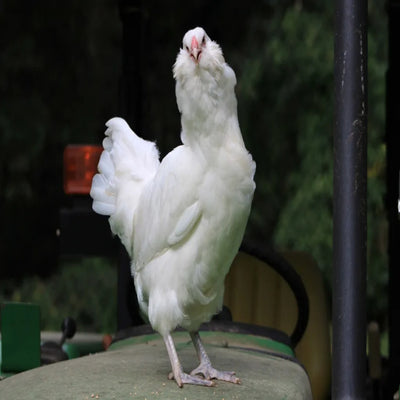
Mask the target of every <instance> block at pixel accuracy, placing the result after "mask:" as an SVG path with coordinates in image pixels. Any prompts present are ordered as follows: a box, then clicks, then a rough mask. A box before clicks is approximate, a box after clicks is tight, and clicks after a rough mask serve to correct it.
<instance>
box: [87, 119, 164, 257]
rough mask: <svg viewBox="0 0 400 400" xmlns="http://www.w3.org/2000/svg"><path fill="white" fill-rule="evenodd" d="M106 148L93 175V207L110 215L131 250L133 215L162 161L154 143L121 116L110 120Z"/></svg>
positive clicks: (118, 232) (112, 222)
mask: <svg viewBox="0 0 400 400" xmlns="http://www.w3.org/2000/svg"><path fill="white" fill-rule="evenodd" d="M106 126H107V130H106V132H105V135H106V137H105V139H104V140H103V147H104V151H103V153H102V154H101V157H100V161H99V164H98V171H99V173H98V174H96V175H95V176H94V177H93V181H92V188H91V191H90V195H91V197H92V198H93V205H92V208H93V210H94V211H95V212H96V213H98V214H101V215H109V216H110V218H109V222H110V227H111V230H112V232H113V233H114V234H115V235H118V236H119V237H120V239H121V241H122V243H123V244H124V245H125V247H126V249H127V251H128V253H129V254H130V253H131V248H130V247H131V246H132V229H133V216H134V213H135V209H136V206H137V204H138V202H139V197H140V194H141V193H142V191H143V187H144V186H145V185H146V184H147V182H149V181H150V180H151V179H153V177H154V174H155V173H156V171H157V169H158V166H159V164H160V162H159V153H158V150H157V147H156V145H155V143H153V142H149V141H146V140H143V139H141V138H140V137H138V136H137V135H136V134H135V133H134V132H133V131H132V130H131V129H130V128H129V125H128V124H127V123H126V121H125V120H123V119H122V118H112V119H110V120H109V121H108V122H107V123H106Z"/></svg>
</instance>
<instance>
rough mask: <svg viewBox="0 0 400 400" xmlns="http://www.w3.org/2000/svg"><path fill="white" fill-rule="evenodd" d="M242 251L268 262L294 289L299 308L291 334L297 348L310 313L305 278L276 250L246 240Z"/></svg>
mask: <svg viewBox="0 0 400 400" xmlns="http://www.w3.org/2000/svg"><path fill="white" fill-rule="evenodd" d="M240 251H242V252H244V253H247V254H249V255H252V256H254V257H256V258H258V259H259V260H261V261H263V262H265V263H267V264H268V265H269V266H270V267H271V268H272V269H274V270H275V271H276V272H277V273H278V274H279V275H280V276H281V277H282V278H283V279H284V280H285V281H286V282H287V284H288V285H289V287H290V289H291V290H292V292H293V294H294V297H295V299H296V303H297V308H298V316H297V322H296V326H295V328H294V330H293V332H292V334H291V335H290V340H291V342H292V346H293V348H295V347H296V345H297V344H298V343H299V342H300V340H301V338H302V337H303V335H304V332H305V330H306V328H307V324H308V318H309V313H310V307H309V300H308V295H307V291H306V288H305V286H304V283H303V280H302V279H301V277H300V275H299V274H298V273H297V272H296V270H295V269H294V267H293V266H292V265H291V264H290V263H289V262H288V261H287V260H286V259H285V258H284V257H283V256H282V255H280V254H279V253H277V252H276V251H275V250H272V249H270V248H266V247H262V246H257V245H254V244H249V243H245V242H244V243H243V244H242V245H241V247H240Z"/></svg>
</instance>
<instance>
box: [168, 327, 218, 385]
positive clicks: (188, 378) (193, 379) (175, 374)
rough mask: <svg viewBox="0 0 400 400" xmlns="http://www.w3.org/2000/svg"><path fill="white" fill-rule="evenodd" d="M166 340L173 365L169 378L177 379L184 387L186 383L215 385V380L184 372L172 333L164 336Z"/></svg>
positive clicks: (178, 383)
mask: <svg viewBox="0 0 400 400" xmlns="http://www.w3.org/2000/svg"><path fill="white" fill-rule="evenodd" d="M164 342H165V346H166V347H167V351H168V356H169V360H170V362H171V367H172V373H171V374H170V375H169V377H168V378H169V379H175V381H176V383H177V385H178V386H179V387H182V386H183V384H184V383H188V384H192V385H202V386H215V384H214V382H213V381H211V380H207V379H202V378H200V377H199V376H194V375H189V374H186V373H185V372H183V369H182V365H181V362H180V361H179V358H178V354H177V352H176V349H175V344H174V341H173V339H172V336H171V334H168V335H166V336H164Z"/></svg>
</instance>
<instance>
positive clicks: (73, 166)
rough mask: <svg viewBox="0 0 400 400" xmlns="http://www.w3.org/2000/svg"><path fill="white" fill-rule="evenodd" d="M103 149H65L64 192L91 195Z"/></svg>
mask: <svg viewBox="0 0 400 400" xmlns="http://www.w3.org/2000/svg"><path fill="white" fill-rule="evenodd" d="M102 151H103V148H102V147H101V146H95V145H75V144H71V145H68V146H67V147H66V148H65V149H64V192H65V193H66V194H89V192H90V188H91V186H92V179H93V176H94V174H95V173H96V172H97V164H98V163H99V158H100V155H101V152H102Z"/></svg>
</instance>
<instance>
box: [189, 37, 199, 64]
mask: <svg viewBox="0 0 400 400" xmlns="http://www.w3.org/2000/svg"><path fill="white" fill-rule="evenodd" d="M190 55H191V56H192V57H193V59H194V61H195V62H196V63H198V62H199V61H200V55H201V49H200V47H199V42H198V41H197V39H196V37H195V36H193V38H192V42H191V44H190Z"/></svg>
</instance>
